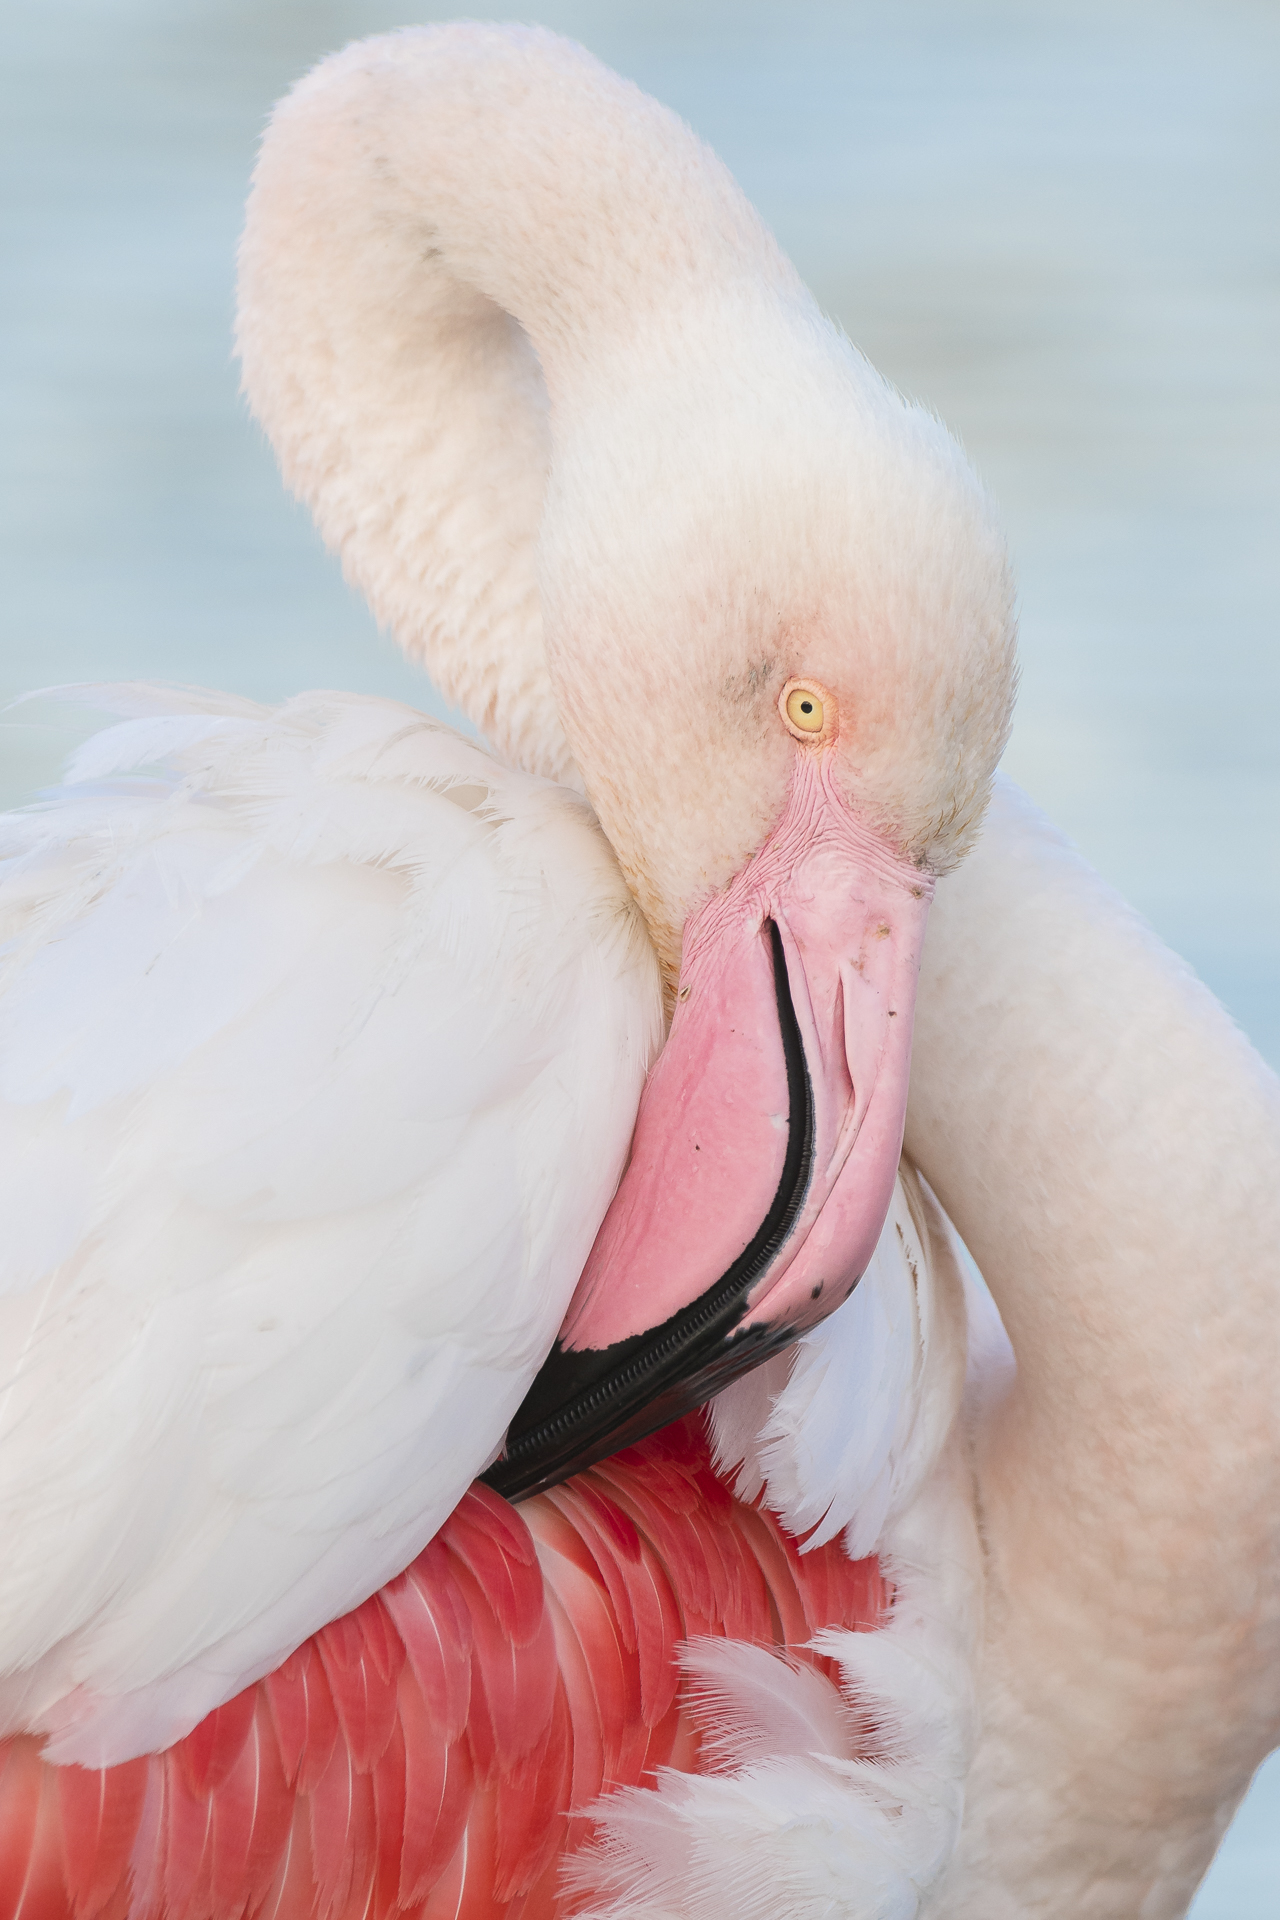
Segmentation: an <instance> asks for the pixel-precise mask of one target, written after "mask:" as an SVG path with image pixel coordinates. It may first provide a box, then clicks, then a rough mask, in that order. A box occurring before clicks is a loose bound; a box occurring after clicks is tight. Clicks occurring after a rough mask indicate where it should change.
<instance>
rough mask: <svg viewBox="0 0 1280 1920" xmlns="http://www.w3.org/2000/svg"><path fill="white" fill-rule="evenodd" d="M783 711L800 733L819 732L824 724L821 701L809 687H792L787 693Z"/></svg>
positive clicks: (824, 714) (824, 715)
mask: <svg viewBox="0 0 1280 1920" xmlns="http://www.w3.org/2000/svg"><path fill="white" fill-rule="evenodd" d="M784 712H785V713H786V716H787V719H788V720H789V721H790V722H791V724H792V726H793V727H795V728H796V730H797V731H798V732H800V733H821V732H822V729H823V727H824V726H825V725H826V719H827V716H826V713H825V712H824V710H823V705H822V702H821V700H819V698H818V696H817V694H816V693H814V692H813V690H812V688H810V687H793V688H792V689H791V691H790V693H789V694H788V695H787V700H786V706H785V708H784Z"/></svg>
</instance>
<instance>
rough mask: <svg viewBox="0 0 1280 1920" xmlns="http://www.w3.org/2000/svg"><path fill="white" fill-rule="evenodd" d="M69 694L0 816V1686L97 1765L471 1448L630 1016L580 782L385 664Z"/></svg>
mask: <svg viewBox="0 0 1280 1920" xmlns="http://www.w3.org/2000/svg"><path fill="white" fill-rule="evenodd" d="M93 698H94V701H95V704H99V703H104V704H110V705H112V706H114V709H115V711H116V712H118V713H120V714H121V715H122V716H123V717H122V718H121V720H120V722H119V724H117V725H115V726H114V727H111V728H109V729H108V730H107V731H106V732H104V733H102V734H100V735H98V736H96V737H95V738H94V739H91V740H90V741H89V742H88V743H87V744H86V745H85V746H84V747H82V748H81V749H80V751H79V753H78V754H77V756H76V759H75V762H74V765H73V767H72V776H71V780H70V782H69V784H68V786H67V787H66V788H64V789H63V790H62V792H61V793H60V794H59V795H57V796H55V797H54V799H53V800H52V801H51V802H47V803H44V804H42V805H40V806H39V807H36V808H33V809H30V810H28V811H27V812H25V813H21V814H16V815H9V816H6V817H5V818H4V819H3V821H0V1207H2V1208H3V1219H4V1234H3V1236H2V1237H0V1526H3V1529H4V1535H5V1538H6V1540H7V1541H9V1542H11V1543H13V1550H12V1551H11V1552H10V1551H6V1554H5V1556H4V1559H3V1562H2V1563H0V1726H7V1727H9V1728H11V1729H12V1728H21V1727H25V1728H30V1729H33V1730H36V1731H41V1732H46V1733H49V1734H51V1735H52V1736H53V1738H52V1741H51V1745H50V1748H49V1752H50V1754H51V1756H52V1757H56V1758H58V1759H62V1760H71V1759H75V1760H79V1761H81V1762H83V1763H85V1764H93V1765H98V1764H102V1763H105V1762H114V1761H120V1760H124V1759H127V1758H128V1757H129V1756H130V1755H131V1754H134V1753H139V1752H143V1751H147V1750H152V1749H154V1748H157V1747H161V1746H166V1745H168V1744H169V1743H170V1742H172V1741H173V1740H174V1739H176V1738H178V1737H179V1736H180V1735H181V1734H182V1733H184V1732H185V1731H186V1730H187V1729H188V1728H190V1727H192V1726H194V1725H195V1723H196V1722H197V1721H199V1720H200V1719H202V1718H203V1717H204V1715H206V1714H207V1713H209V1712H210V1711H211V1709H213V1708H214V1707H216V1706H218V1705H219V1704H220V1703H221V1702H222V1701H224V1700H227V1699H229V1698H230V1697H231V1696H232V1695H234V1694H236V1693H237V1692H239V1690H240V1689H241V1688H242V1687H244V1686H245V1685H246V1684H247V1683H248V1682H249V1681H250V1680H252V1679H255V1678H257V1677H258V1676H259V1675H261V1674H263V1673H265V1672H266V1671H268V1670H269V1669H270V1668H272V1667H274V1666H277V1665H278V1664H279V1663H280V1662H281V1660H283V1659H284V1658H285V1657H286V1656H287V1655H288V1654H289V1652H290V1651H291V1649H292V1648H294V1647H296V1646H297V1645H299V1643H300V1642H301V1641H303V1640H304V1639H305V1638H306V1637H307V1635H308V1634H310V1633H312V1632H314V1631H315V1630H316V1629H317V1628H318V1627H320V1626H321V1625H322V1624H323V1623H324V1621H326V1620H329V1619H334V1618H337V1617H338V1616H339V1615H342V1614H345V1613H347V1612H348V1611H349V1610H351V1609H352V1608H353V1607H355V1606H357V1605H358V1604H359V1603H360V1602H361V1601H362V1600H364V1599H365V1598H366V1597H367V1596H368V1595H369V1594H370V1593H372V1592H373V1591H374V1590H375V1589H376V1588H378V1587H379V1586H380V1585H381V1584H383V1583H384V1582H385V1581H386V1580H388V1579H391V1578H392V1577H393V1576H394V1575H395V1574H397V1573H398V1572H399V1571H400V1570H401V1569H402V1568H403V1567H405V1566H407V1565H408V1564H409V1563H410V1562H411V1561H412V1560H413V1558H414V1556H415V1554H417V1553H418V1552H419V1551H420V1550H421V1548H422V1547H423V1546H424V1544H425V1543H426V1541H427V1540H428V1539H430V1537H431V1535H432V1534H433V1533H434V1531H435V1530H436V1528H437V1527H438V1526H439V1525H440V1524H441V1522H442V1521H443V1520H444V1518H445V1517H446V1515H447V1514H448V1513H449V1512H450V1511H451V1509H452V1508H453V1507H454V1506H455V1505H456V1503H457V1501H458V1500H459V1498H460V1497H461V1495H462V1493H463V1491H464V1489H465V1487H466V1486H467V1484H468V1483H469V1481H470V1480H471V1479H472V1477H473V1476H474V1475H475V1474H476V1473H477V1472H478V1471H479V1470H480V1469H481V1468H483V1467H484V1466H485V1465H486V1464H487V1463H488V1461H489V1460H490V1459H491V1458H492V1457H493V1455H494V1453H495V1452H496V1450H497V1448H498V1446H499V1444H500V1442H501V1438H502V1434H503V1432H504V1430H505V1426H506V1423H507V1420H508V1419H509V1417H510V1414H511V1413H512V1412H513V1411H514V1408H515V1407H516V1406H517V1405H518V1403H519V1401H520V1399H521V1397H522V1395H523V1393H524V1390H525V1388H526V1386H527V1384H528V1382H529V1380H530V1379H531V1377H532V1374H533V1372H534V1371H535V1370H536V1367H537V1365H538V1364H539V1362H540V1360H541V1357H542V1355H543V1353H544V1352H545V1351H546V1348H547V1347H548V1345H549V1344H550V1341H551V1339H552V1337H553V1335H554V1332H555V1329H556V1327H557V1325H558V1324H559V1321H560V1319H561V1317H562V1314H563V1310H564V1306H565V1304H566V1302H567V1300H568V1297H569V1294H570V1293H571V1291H572V1288H573V1285H574V1283H575V1281H576V1279H577V1275H578V1272H579V1271H580V1268H581V1265H582V1261H583V1260H584V1259H585V1257H586V1253H587V1250H588V1248H589V1246H590V1243H591V1239H592V1237H593V1236H594V1232H595V1229H596V1226H597V1225H598V1223H599V1219H600V1217H601V1215H602V1214H603V1211H604V1207H605V1206H606V1205H607V1202H608V1199H609V1196H610V1194H611V1192H612V1189H613V1186H614V1185H615V1183H616V1180H617V1177H618V1173H619V1171H620V1168H621V1165H622V1160H623V1157H624V1155H625V1151H626V1146H627V1141H628V1138H629V1133H630V1126H631V1121H632V1118H633V1116H634V1111H635V1105H636V1101H637V1099H638V1096H639V1089H640V1086H641V1084H642V1081H643V1075H644V1072H645V1070H646V1067H647V1063H648V1060H649V1057H650V1055H651V1052H652V1050H653V1048H654V1047H655V1045H656V1044H657V1041H658V1038H659V1035H660V1018H661V1016H660V997H659V990H658V984H657V978H656V969H655V966H654V962H653V958H652V954H651V951H650V949H649V946H648V941H647V937H646V935H645V934H644V930H643V926H642V924H641V923H640V921H639V919H638V916H637V915H636V912H635V909H634V907H633V906H632V904H631V902H630V898H629V896H628V895H627V892H626V889H625V886H624V884H623V882H622V880H621V877H620V875H619V874H618V871H617V868H616V864H615V863H614V861H613V858H612V855H611V853H610V851H609V849H608V847H607V845H606V843H605V842H604V841H603V838H602V836H601V835H600V833H599V830H598V828H597V827H596V826H595V824H594V821H593V820H592V818H591V816H590V814H589V811H588V810H587V808H586V807H585V804H584V803H583V802H581V801H580V800H579V799H578V798H577V796H575V795H573V794H570V793H568V792H567V791H566V790H564V789H560V788H556V787H553V786H551V785H550V784H548V783H545V782H539V781H535V780H531V779H528V778H527V777H525V776H523V775H520V774H516V773H513V772H511V771H509V770H507V769H504V768H502V767H500V766H498V765H497V764H496V763H495V762H494V761H493V760H492V759H491V758H490V756H488V755H487V754H486V753H484V752H483V751H482V750H481V749H480V748H478V747H475V746H473V745H471V744H470V743H469V742H466V741H464V740H462V739H461V738H459V737H458V736H457V735H455V734H453V733H451V732H450V731H449V730H448V729H447V728H442V727H440V726H438V725H437V724H435V723H433V722H430V721H427V720H424V719H423V718H422V717H421V716H419V715H417V714H414V713H413V712H411V711H410V710H409V709H406V708H403V707H398V706H395V705H394V704H392V703H390V702H386V701H379V700H366V699H358V698H355V697H352V696H345V695H334V694H321V695H312V696H307V697H305V698H302V699H299V700H295V701H292V702H289V703H287V704H286V705H285V706H284V707H282V708H279V709H275V710H270V709H265V708H259V707H255V706H253V705H252V703H249V702H245V701H235V700H227V701H226V702H222V701H221V700H220V699H219V697H218V696H213V695H207V694H199V695H194V696H191V697H187V696H185V695H175V694H173V693H172V692H169V691H166V690H157V689H150V690H149V689H122V690H119V691H117V692H114V693H103V692H101V691H100V690H99V691H95V693H94V696H93ZM288 1746H289V1742H288V1741H287V1740H286V1749H287V1748H288ZM331 1784H332V1787H333V1792H334V1793H335V1794H336V1793H337V1791H338V1787H339V1786H340V1784H341V1783H340V1782H338V1781H336V1779H335V1782H333V1783H331ZM371 1805H372V1803H370V1806H371ZM173 1817H179V1816H178V1814H177V1813H176V1812H175V1814H174V1816H173ZM358 1817H359V1820H360V1822H361V1823H363V1824H362V1826H361V1831H362V1832H363V1831H364V1827H365V1826H367V1825H368V1821H369V1820H371V1819H372V1817H373V1816H372V1812H371V1811H370V1808H363V1810H362V1811H360V1813H359V1816H358ZM351 1818H352V1819H356V1818H357V1815H356V1813H355V1812H353V1813H352V1815H351ZM319 1844H321V1845H323V1844H324V1843H323V1842H321V1843H319ZM188 1857H189V1849H184V1858H188ZM184 1898H185V1895H184Z"/></svg>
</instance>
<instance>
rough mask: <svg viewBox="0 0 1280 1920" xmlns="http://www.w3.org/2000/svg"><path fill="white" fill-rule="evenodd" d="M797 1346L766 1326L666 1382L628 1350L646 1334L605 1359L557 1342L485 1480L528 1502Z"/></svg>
mask: <svg viewBox="0 0 1280 1920" xmlns="http://www.w3.org/2000/svg"><path fill="white" fill-rule="evenodd" d="M794 1337H795V1336H794V1334H793V1332H792V1331H791V1329H790V1328H785V1327H768V1326H761V1327H752V1328H751V1329H750V1330H749V1331H748V1332H743V1333H738V1334H736V1335H730V1336H729V1337H728V1338H725V1337H724V1336H723V1335H722V1336H720V1337H719V1339H718V1340H717V1341H716V1342H715V1343H714V1344H710V1343H709V1344H708V1347H707V1348H706V1349H705V1350H704V1351H703V1352H701V1353H700V1354H699V1355H697V1356H693V1355H688V1354H685V1355H682V1356H680V1360H679V1361H677V1364H676V1365H675V1366H673V1367H672V1369H671V1370H670V1372H669V1373H668V1374H667V1375H666V1377H665V1378H664V1379H663V1380H662V1381H661V1382H658V1381H655V1380H654V1379H653V1377H652V1374H651V1372H650V1370H649V1369H648V1368H646V1367H644V1366H643V1365H642V1366H640V1367H639V1368H637V1367H636V1365H635V1361H636V1359H637V1358H638V1355H636V1354H635V1353H633V1352H629V1351H628V1350H629V1349H633V1348H640V1347H643V1346H646V1345H647V1344H648V1342H647V1340H646V1337H645V1336H644V1335H638V1336H637V1337H636V1338H635V1339H634V1340H622V1341H619V1342H618V1343H617V1345H616V1346H613V1347H608V1348H605V1349H604V1350H603V1351H601V1350H587V1351H585V1352H573V1351H566V1350H565V1349H564V1348H563V1347H561V1346H560V1344H559V1342H558V1341H557V1343H556V1345H555V1347H554V1348H553V1349H552V1351H551V1353H550V1354H549V1355H548V1357H547V1360H546V1362H545V1364H544V1366H543V1368H542V1370H541V1372H540V1373H539V1374H538V1376H537V1378H536V1379H535V1381H534V1383H533V1385H532V1386H531V1387H530V1389H529V1392H528V1393H527V1394H526V1396H525V1399H524V1401H523V1403H522V1405H521V1407H520V1410H519V1412H518V1413H517V1414H516V1417H515V1419H514V1420H513V1421H512V1422H511V1426H510V1429H509V1430H508V1433H507V1444H506V1451H505V1452H504V1453H503V1455H502V1457H501V1459H499V1460H495V1461H494V1463H493V1465H492V1466H491V1467H490V1468H489V1470H488V1472H487V1473H485V1474H482V1475H481V1478H482V1479H483V1480H484V1482H485V1484H486V1485H487V1486H490V1487H492V1488H493V1490H494V1492H495V1493H499V1494H501V1495H502V1497H503V1499H505V1500H511V1501H520V1500H527V1499H529V1498H530V1497H531V1496H532V1495H533V1494H535V1493H542V1492H544V1491H545V1490H546V1488H548V1487H554V1486H557V1485H558V1484H559V1483H560V1481H562V1480H567V1479H568V1478H569V1477H570V1475H571V1474H575V1473H580V1472H582V1470H583V1469H584V1468H585V1467H590V1466H594V1465H595V1463H596V1461H597V1460H606V1459H608V1458H609V1456H610V1455H611V1454H614V1453H618V1452H620V1451H621V1449H622V1448H623V1447H629V1446H634V1445H635V1443H636V1442H637V1441H638V1440H643V1439H645V1438H646V1437H647V1436H648V1435H649V1434H651V1433H656V1432H657V1431H658V1429H659V1428H660V1427H665V1426H669V1425H670V1423H671V1422H672V1421H673V1420H678V1419H680V1418H681V1416H682V1415H683V1414H686V1413H691V1412H692V1411H693V1409H694V1408H695V1407H700V1406H702V1405H704V1404H705V1402H706V1401H708V1400H710V1399H711V1398H712V1397H713V1396H714V1395H715V1394H717V1393H719V1392H720V1391H721V1390H722V1389H723V1388H724V1387H727V1386H728V1385H729V1383H730V1381H732V1380H736V1379H737V1378H738V1377H739V1375H741V1374H743V1373H748V1372H750V1370H751V1369H752V1368H753V1367H757V1366H759V1365H760V1363H761V1361H762V1360H767V1359H768V1358H769V1356H770V1354H772V1353H776V1352H777V1351H778V1349H779V1348H780V1347H784V1346H786V1345H788V1344H789V1343H790V1341H791V1340H792V1339H794ZM681 1362H683V1364H681Z"/></svg>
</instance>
